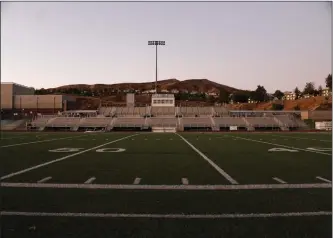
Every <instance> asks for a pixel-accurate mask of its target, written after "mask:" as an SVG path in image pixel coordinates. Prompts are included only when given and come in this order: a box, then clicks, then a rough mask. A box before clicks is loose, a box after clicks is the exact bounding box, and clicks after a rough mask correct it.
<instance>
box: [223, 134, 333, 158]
mask: <svg viewBox="0 0 333 238" xmlns="http://www.w3.org/2000/svg"><path fill="white" fill-rule="evenodd" d="M229 136H230V135H229ZM230 137H235V138H238V139H242V140H247V141H252V142H258V143H262V144H268V145H274V146H280V147H285V148H289V149H294V150H302V151H306V152H311V153H316V154H322V155H329V156H332V154H329V153H324V152H320V151H314V150H307V149H301V148H297V147H293V146H288V145H280V144H275V143H270V142H266V141H261V140H254V139H248V138H244V137H238V136H230Z"/></svg>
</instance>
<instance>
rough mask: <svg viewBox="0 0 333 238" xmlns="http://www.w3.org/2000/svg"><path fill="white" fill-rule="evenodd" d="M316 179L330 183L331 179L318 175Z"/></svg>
mask: <svg viewBox="0 0 333 238" xmlns="http://www.w3.org/2000/svg"><path fill="white" fill-rule="evenodd" d="M316 179H319V180H321V181H324V182H327V183H332V181H331V180H328V179H325V178H322V177H320V176H317V177H316Z"/></svg>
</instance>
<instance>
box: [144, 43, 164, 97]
mask: <svg viewBox="0 0 333 238" xmlns="http://www.w3.org/2000/svg"><path fill="white" fill-rule="evenodd" d="M148 45H154V46H155V49H156V75H155V93H157V46H159V45H165V41H148Z"/></svg>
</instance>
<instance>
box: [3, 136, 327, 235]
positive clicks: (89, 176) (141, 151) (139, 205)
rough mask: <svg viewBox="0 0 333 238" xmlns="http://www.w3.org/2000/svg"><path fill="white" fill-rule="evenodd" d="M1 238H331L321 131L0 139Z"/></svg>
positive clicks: (325, 152) (4, 137)
mask: <svg viewBox="0 0 333 238" xmlns="http://www.w3.org/2000/svg"><path fill="white" fill-rule="evenodd" d="M0 148H1V156H0V166H1V168H0V169H1V171H0V180H1V181H0V182H1V196H0V198H1V201H0V202H1V225H2V227H1V233H0V234H1V237H5V238H7V237H25V238H29V237H49V238H51V237H52V238H53V237H62V238H64V237H66V238H67V237H181V238H184V237H191V238H193V237H279V238H281V237H307V238H309V237H321V238H324V237H332V190H331V189H332V184H331V180H332V134H330V133H296V132H295V133H135V132H128V133H125V132H124V133H120V132H119V133H118V132H117V133H114V132H113V133H63V132H59V133H52V132H50V133H48V132H29V133H20V132H15V133H10V132H4V133H2V137H1V141H0Z"/></svg>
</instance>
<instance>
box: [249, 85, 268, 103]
mask: <svg viewBox="0 0 333 238" xmlns="http://www.w3.org/2000/svg"><path fill="white" fill-rule="evenodd" d="M251 99H252V100H254V101H258V102H264V101H267V100H268V95H267V91H266V89H265V88H264V86H260V85H258V86H257V89H256V90H255V91H254V93H252V94H251Z"/></svg>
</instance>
